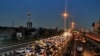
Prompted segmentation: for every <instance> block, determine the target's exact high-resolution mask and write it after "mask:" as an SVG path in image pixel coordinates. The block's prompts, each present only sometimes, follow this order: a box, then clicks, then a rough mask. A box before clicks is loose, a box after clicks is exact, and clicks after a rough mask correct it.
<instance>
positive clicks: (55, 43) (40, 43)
mask: <svg viewBox="0 0 100 56" xmlns="http://www.w3.org/2000/svg"><path fill="white" fill-rule="evenodd" d="M65 35H66V34H64V36H63V35H61V36H54V37H50V38H46V39H41V40H36V41H34V43H32V44H30V45H28V46H26V47H24V48H19V49H17V50H15V53H16V56H58V55H60V52H61V50H62V48H64V45H65V44H66V43H67V42H68V41H69V40H70V39H71V34H69V35H67V37H66V36H65Z"/></svg>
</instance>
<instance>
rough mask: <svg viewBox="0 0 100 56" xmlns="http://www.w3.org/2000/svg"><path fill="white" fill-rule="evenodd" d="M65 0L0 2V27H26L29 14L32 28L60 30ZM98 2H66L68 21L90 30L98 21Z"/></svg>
mask: <svg viewBox="0 0 100 56" xmlns="http://www.w3.org/2000/svg"><path fill="white" fill-rule="evenodd" d="M64 7H65V0H16V1H14V0H9V1H8V0H0V26H11V25H12V22H15V26H21V25H23V26H26V22H27V21H28V16H27V13H28V11H30V12H31V19H30V20H31V22H33V27H46V28H56V27H59V28H62V29H63V17H62V16H61V14H62V13H63V12H64ZM99 10H100V0H81V1H80V0H67V12H68V13H69V15H70V16H69V17H68V21H69V24H71V21H72V20H73V18H74V21H75V23H76V27H77V28H80V27H84V28H91V27H92V23H93V22H95V21H97V20H99V19H100V11H99Z"/></svg>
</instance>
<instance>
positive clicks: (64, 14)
mask: <svg viewBox="0 0 100 56" xmlns="http://www.w3.org/2000/svg"><path fill="white" fill-rule="evenodd" d="M66 3H67V0H65V11H64V13H63V14H62V16H63V17H64V31H66V26H67V31H68V21H67V23H66V20H67V17H68V13H67V12H66V5H67V4H66Z"/></svg>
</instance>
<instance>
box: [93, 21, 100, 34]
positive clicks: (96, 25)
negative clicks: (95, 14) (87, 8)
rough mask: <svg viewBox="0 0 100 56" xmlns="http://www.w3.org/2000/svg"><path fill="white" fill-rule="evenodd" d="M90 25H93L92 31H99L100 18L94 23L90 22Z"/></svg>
mask: <svg viewBox="0 0 100 56" xmlns="http://www.w3.org/2000/svg"><path fill="white" fill-rule="evenodd" d="M92 27H93V31H94V32H95V33H100V20H98V21H96V22H94V23H93V24H92Z"/></svg>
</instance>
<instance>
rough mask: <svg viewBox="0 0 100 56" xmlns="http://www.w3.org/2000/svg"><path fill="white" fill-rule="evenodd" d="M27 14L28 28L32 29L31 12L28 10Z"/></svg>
mask: <svg viewBox="0 0 100 56" xmlns="http://www.w3.org/2000/svg"><path fill="white" fill-rule="evenodd" d="M27 16H28V22H27V28H28V29H32V22H30V19H31V13H30V11H28V14H27Z"/></svg>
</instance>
